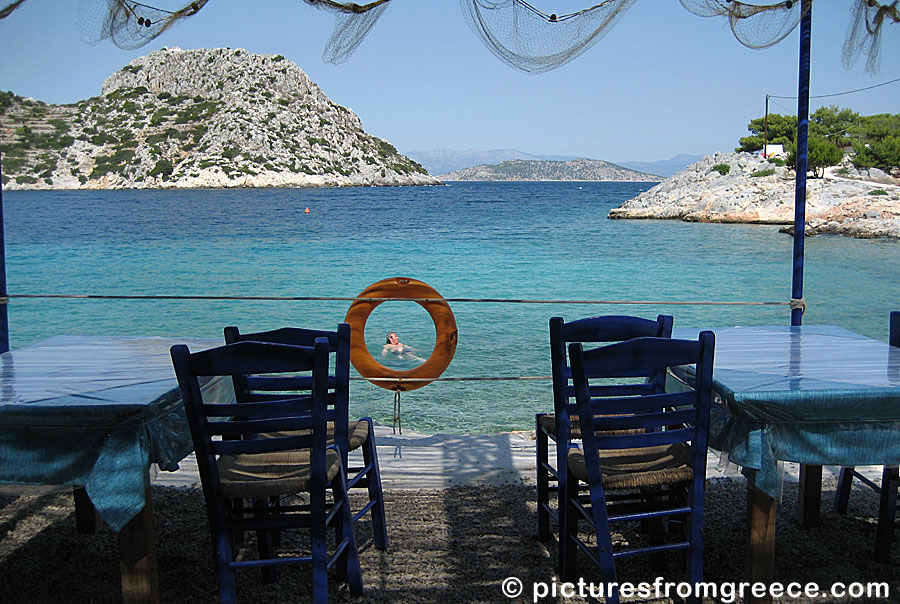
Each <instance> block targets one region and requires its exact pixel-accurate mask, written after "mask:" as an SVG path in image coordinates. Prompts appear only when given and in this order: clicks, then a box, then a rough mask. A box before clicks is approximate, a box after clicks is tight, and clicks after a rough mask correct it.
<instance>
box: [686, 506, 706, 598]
mask: <svg viewBox="0 0 900 604" xmlns="http://www.w3.org/2000/svg"><path fill="white" fill-rule="evenodd" d="M687 522H688V526H687V533H688V535H690V539H691V547H690V549H689V550H688V568H687V572H688V578H689V579H690V582H691V583H692V584H694V585H698V584H699V583H700V582H702V581H703V510H702V509H700V510H698V509H697V508H696V507H694V508H693V509H692V511H691V513H690V514H688V520H687ZM688 601H689V602H691V603H692V604H701V603H700V598H699V597H697V592H696V590H695V591H694V594H693V595H692V596H691V598H690V599H689V600H688Z"/></svg>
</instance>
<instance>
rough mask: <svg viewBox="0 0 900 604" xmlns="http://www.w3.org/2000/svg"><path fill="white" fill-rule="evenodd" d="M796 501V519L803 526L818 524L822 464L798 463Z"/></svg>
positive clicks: (820, 502)
mask: <svg viewBox="0 0 900 604" xmlns="http://www.w3.org/2000/svg"><path fill="white" fill-rule="evenodd" d="M799 493H800V495H799V501H798V502H797V520H799V521H800V526H802V527H803V528H812V527H814V526H817V525H818V524H819V509H820V508H821V506H822V466H810V465H807V464H805V463H804V464H800V490H799Z"/></svg>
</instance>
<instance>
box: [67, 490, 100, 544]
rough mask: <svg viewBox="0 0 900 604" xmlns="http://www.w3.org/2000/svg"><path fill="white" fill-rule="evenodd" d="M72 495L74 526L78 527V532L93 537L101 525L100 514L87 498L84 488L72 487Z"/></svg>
mask: <svg viewBox="0 0 900 604" xmlns="http://www.w3.org/2000/svg"><path fill="white" fill-rule="evenodd" d="M72 495H73V496H74V497H75V525H76V526H77V527H78V532H79V533H82V534H85V535H93V534H94V533H96V532H97V529H98V528H99V527H100V526H101V525H102V524H103V520H102V519H101V518H100V513H99V512H98V511H97V509H96V508H95V507H94V503H93V502H92V501H91V498H90V497H88V494H87V491H86V490H85V488H84V487H72Z"/></svg>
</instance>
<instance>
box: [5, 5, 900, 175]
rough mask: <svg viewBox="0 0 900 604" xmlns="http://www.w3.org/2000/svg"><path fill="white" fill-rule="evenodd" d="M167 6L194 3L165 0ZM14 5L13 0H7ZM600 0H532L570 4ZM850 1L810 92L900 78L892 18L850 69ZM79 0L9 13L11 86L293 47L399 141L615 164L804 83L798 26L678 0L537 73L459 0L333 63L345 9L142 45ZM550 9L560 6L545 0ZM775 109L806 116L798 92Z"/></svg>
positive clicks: (733, 128) (65, 92) (298, 12)
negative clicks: (181, 54) (752, 27)
mask: <svg viewBox="0 0 900 604" xmlns="http://www.w3.org/2000/svg"><path fill="white" fill-rule="evenodd" d="M145 1H146V3H148V4H154V5H156V6H159V7H162V8H168V9H173V8H176V7H180V6H182V5H183V4H184V2H183V1H179V0H155V1H154V2H150V1H149V0H145ZM7 2H8V0H0V5H6V4H7ZM592 2H593V0H580V1H575V0H558V1H556V2H553V3H549V2H543V3H542V2H540V1H538V0H536V1H535V2H534V4H535V5H536V6H539V7H541V8H547V7H548V6H552V7H554V8H553V11H554V12H559V13H562V12H572V11H575V10H578V9H580V8H585V7H587V6H589V5H590V4H592ZM851 6H852V2H851V1H850V0H817V1H816V2H815V4H814V10H813V42H812V80H811V81H812V83H811V94H813V95H817V94H829V93H833V92H841V91H845V90H852V89H857V88H862V87H866V86H871V85H873V84H878V83H881V82H885V81H888V80H892V79H895V78H898V77H900V25H893V24H891V25H886V27H885V32H884V36H883V40H882V53H881V71H880V72H879V73H878V74H876V75H870V74H868V73H867V72H866V71H865V60H864V58H862V59H860V60H859V61H858V62H857V64H856V65H855V66H854V67H853V69H852V70H850V71H845V70H844V68H843V66H842V64H841V46H842V44H843V41H844V39H845V37H846V33H847V29H848V27H849V25H850V8H851ZM78 10H79V2H76V1H75V0H28V1H27V2H26V3H25V4H24V5H23V7H22V8H20V9H19V10H17V11H16V12H14V13H13V14H12V15H11V16H10V17H8V18H7V19H5V20H4V21H0V89H2V90H11V91H13V92H15V93H17V94H21V95H24V96H32V97H35V98H37V99H40V100H43V101H47V102H51V103H68V102H74V101H77V100H81V99H85V98H88V97H91V96H95V95H98V94H99V93H100V89H101V86H102V84H103V81H104V80H105V78H106V77H107V76H109V75H110V74H112V73H113V72H114V71H116V70H117V69H120V68H121V67H123V66H124V65H126V64H127V63H128V62H130V61H131V60H132V59H133V58H135V57H138V56H141V55H144V54H147V53H149V52H150V51H152V50H157V49H159V48H160V47H162V46H180V47H182V48H201V47H206V48H213V47H226V46H228V47H231V48H245V49H247V50H249V51H251V52H255V53H263V54H277V53H280V54H283V55H284V56H285V57H287V58H289V59H291V60H292V61H294V62H295V63H297V64H298V65H299V66H300V67H301V68H302V69H303V70H304V71H306V72H307V73H308V74H309V76H310V77H311V78H312V80H313V81H315V82H316V83H317V84H319V86H320V87H321V88H322V90H323V91H324V92H325V94H326V95H328V96H329V97H330V98H331V99H333V100H334V101H336V102H337V103H340V104H341V105H344V106H346V107H349V108H351V109H353V110H354V111H355V112H356V114H357V115H358V116H359V117H360V119H362V122H363V126H364V128H365V129H366V130H367V131H368V132H370V133H372V134H375V135H377V136H380V137H382V138H385V139H387V140H388V141H390V142H391V143H393V144H394V145H395V146H396V147H397V148H398V149H400V150H401V151H412V150H424V149H435V148H443V147H447V148H453V149H460V150H463V149H476V150H486V149H495V148H514V149H519V150H521V151H525V152H527V153H534V154H560V155H578V156H584V157H591V158H596V159H605V160H609V161H627V160H641V161H652V160H659V159H667V158H669V157H671V156H673V155H675V154H677V153H691V154H706V153H713V152H715V151H731V150H732V149H733V148H734V147H735V145H736V144H737V139H738V138H739V137H741V136H744V135H746V134H747V130H746V126H747V123H748V122H749V121H750V119H752V118H754V117H758V116H761V115H762V114H763V112H764V107H765V95H766V93H769V94H773V95H796V94H797V55H798V43H799V42H798V38H799V36H798V33H797V31H795V32H794V33H792V34H791V35H790V36H789V37H788V38H787V39H785V40H784V41H782V42H781V43H779V44H778V45H776V46H775V47H773V48H770V49H767V50H751V49H748V48H746V47H744V46H742V45H741V44H740V43H739V42H737V40H735V38H734V37H733V36H732V34H731V31H730V30H729V29H728V27H727V23H726V22H725V20H723V19H720V18H702V17H697V16H695V15H693V14H691V13H689V12H688V11H686V10H685V9H684V8H683V7H682V6H681V4H680V3H679V2H678V0H638V1H637V2H636V3H635V5H634V6H633V7H632V8H631V10H630V11H628V12H627V13H626V14H625V15H624V17H623V18H622V19H621V20H620V21H619V23H618V24H617V25H616V26H615V27H614V28H613V29H612V30H611V31H610V33H609V34H608V35H607V36H606V37H605V38H603V39H602V40H600V42H599V43H597V44H596V45H595V46H594V47H593V48H591V49H590V50H588V51H587V52H586V53H585V54H583V55H582V56H581V57H579V58H577V59H575V60H574V61H572V62H570V63H569V64H567V65H564V66H563V67H561V68H559V69H556V70H554V71H551V72H549V73H546V74H542V75H528V74H525V73H522V72H519V71H517V70H514V69H512V68H510V67H508V66H507V65H506V64H504V63H501V62H500V61H499V60H498V59H496V58H495V57H494V55H492V54H491V53H490V52H489V51H488V50H487V49H486V48H485V47H484V46H483V45H482V44H481V42H480V40H479V39H478V38H476V37H475V35H474V34H473V33H472V32H471V31H470V30H469V28H468V25H467V24H466V21H465V19H464V18H463V16H462V13H461V11H460V7H459V3H458V2H457V1H456V0H394V1H393V2H391V5H390V6H389V7H388V8H387V10H386V12H385V13H384V15H383V16H382V18H381V19H380V20H379V21H378V22H377V23H376V25H375V27H374V28H373V30H372V31H371V32H370V33H369V35H368V37H367V38H366V39H365V40H364V41H363V43H362V44H361V45H360V47H359V48H358V49H357V51H356V53H355V54H354V55H353V56H351V57H350V60H349V61H347V62H346V63H343V64H340V65H337V66H335V65H331V64H327V63H324V62H323V61H322V59H321V54H322V50H323V49H324V47H325V43H326V42H327V40H328V38H329V36H330V35H331V28H332V25H333V19H332V17H331V14H330V13H328V12H326V11H321V10H316V9H314V8H311V7H309V6H308V5H306V4H304V3H303V2H300V0H265V1H261V0H257V1H251V0H210V1H209V3H208V4H207V5H206V7H205V8H204V9H203V10H202V11H201V12H200V13H199V14H198V15H196V16H195V17H193V18H191V19H188V20H187V21H184V22H182V23H181V24H179V25H177V26H176V27H174V28H173V29H171V30H170V31H169V32H167V33H165V34H163V35H162V36H161V37H159V38H157V39H156V40H154V41H153V42H151V43H150V44H148V45H147V46H144V47H143V48H140V49H138V50H134V51H126V50H121V49H119V48H117V47H116V46H115V45H113V44H112V43H111V42H109V41H104V42H101V43H100V44H97V45H94V46H90V45H86V44H84V43H83V42H81V41H80V39H79V27H78V22H79V18H78ZM548 12H550V11H549V10H548ZM823 104H824V105H829V104H837V105H840V106H842V107H850V108H852V109H854V110H856V111H858V112H860V113H862V114H864V115H868V114H873V113H900V82H897V83H894V84H891V85H888V86H883V87H880V88H876V89H874V90H869V91H866V92H861V93H856V94H852V95H847V96H841V97H837V98H832V99H821V100H816V99H814V100H813V101H812V108H813V109H815V107H817V106H820V105H823ZM770 110H771V111H772V112H775V113H791V114H793V113H795V112H796V101H793V100H780V99H775V100H773V101H772V104H771V107H770Z"/></svg>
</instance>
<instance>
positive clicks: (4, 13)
mask: <svg viewBox="0 0 900 604" xmlns="http://www.w3.org/2000/svg"><path fill="white" fill-rule="evenodd" d="M23 2H25V0H16V1H15V2H13V3H12V4H9V5H7V6H6V7H4V8H3V9H0V19H6V18H7V17H8V16H9V15H10V13H12V12H13V11H14V10H16V9H17V8H19V7H20V6H22V3H23Z"/></svg>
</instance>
